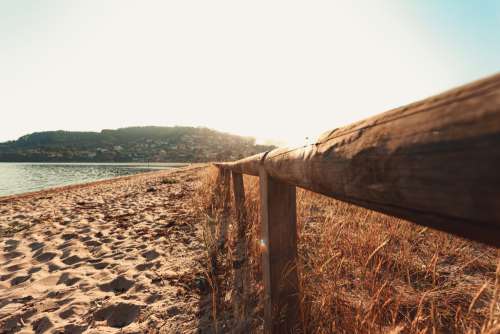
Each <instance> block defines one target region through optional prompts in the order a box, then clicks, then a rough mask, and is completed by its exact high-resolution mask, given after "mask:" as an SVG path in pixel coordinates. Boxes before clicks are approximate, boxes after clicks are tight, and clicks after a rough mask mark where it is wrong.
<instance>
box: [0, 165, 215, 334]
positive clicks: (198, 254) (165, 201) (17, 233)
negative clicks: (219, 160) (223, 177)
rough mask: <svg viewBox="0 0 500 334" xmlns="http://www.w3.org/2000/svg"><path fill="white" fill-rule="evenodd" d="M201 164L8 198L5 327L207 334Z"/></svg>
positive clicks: (4, 205) (2, 202) (3, 208)
mask: <svg viewBox="0 0 500 334" xmlns="http://www.w3.org/2000/svg"><path fill="white" fill-rule="evenodd" d="M202 169H203V167H188V168H182V169H179V170H176V171H158V172H151V173H145V174H138V175H134V176H127V177H123V178H117V179H113V180H107V181H104V182H94V183H92V184H87V185H80V186H75V187H66V188H61V189H55V190H50V191H44V192H39V193H33V194H29V195H23V196H12V197H9V198H3V199H2V198H0V333H33V332H34V333H83V332H85V333H156V332H163V333H204V332H206V331H207V329H206V327H205V326H206V325H207V324H208V323H209V322H210V316H209V310H210V297H209V290H210V289H209V286H208V282H207V279H206V275H205V273H204V265H203V263H204V259H205V258H206V250H205V246H204V243H203V238H202V226H200V225H201V224H199V218H197V216H196V215H197V213H196V210H195V208H193V207H192V204H190V201H189V198H190V197H191V196H193V194H194V192H195V191H196V187H197V185H198V182H199V174H200V171H201V170H202Z"/></svg>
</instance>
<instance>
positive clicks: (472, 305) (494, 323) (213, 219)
mask: <svg viewBox="0 0 500 334" xmlns="http://www.w3.org/2000/svg"><path fill="white" fill-rule="evenodd" d="M244 181H245V188H246V189H245V193H246V210H247V213H248V228H247V230H246V236H247V239H248V247H247V251H248V260H247V261H246V262H245V263H244V264H243V266H244V267H245V268H246V269H247V270H248V273H247V274H246V275H247V276H246V277H245V282H246V286H245V289H246V291H245V292H244V297H245V305H246V306H245V310H244V314H241V312H235V311H234V309H235V304H234V302H235V299H237V297H238V292H241V291H240V290H241V289H240V287H239V288H237V289H235V288H234V287H235V282H236V280H237V277H236V276H237V275H238V270H239V268H240V266H235V265H234V263H235V261H236V260H238V259H237V258H236V257H235V248H236V245H237V243H238V242H240V241H239V240H237V239H236V233H235V228H234V223H235V219H234V213H233V214H232V216H230V217H229V220H228V222H229V223H231V224H230V225H229V230H228V236H229V239H228V240H229V241H228V243H227V245H225V246H221V245H217V242H216V241H217V236H219V234H218V232H217V227H218V226H221V225H222V224H223V223H224V221H225V220H224V219H225V218H224V213H223V210H222V209H221V208H222V204H221V203H220V201H221V196H220V194H221V193H222V192H221V190H220V189H217V187H216V183H217V181H216V170H215V168H214V169H211V170H207V173H206V176H205V180H204V182H203V185H202V186H201V187H200V191H199V193H198V196H197V198H195V199H193V200H194V206H195V207H197V208H199V209H200V214H203V215H204V216H205V217H207V221H208V222H210V224H211V225H210V226H212V228H211V229H210V228H207V240H208V239H210V240H211V241H210V242H207V245H208V246H207V249H209V252H208V253H207V254H209V258H210V259H211V260H210V263H212V265H211V267H210V270H209V271H210V272H211V275H212V276H211V277H212V280H213V282H214V291H215V293H214V314H215V315H216V316H214V320H215V324H216V327H217V328H216V329H217V330H218V331H219V332H225V331H229V329H230V328H231V329H236V331H240V332H245V331H246V332H249V331H260V330H261V328H262V306H261V303H260V298H261V296H262V283H261V281H262V280H261V270H260V250H259V245H258V240H259V239H260V238H259V235H260V231H259V226H260V222H259V220H260V218H259V197H258V180H257V178H254V177H247V176H245V180H244ZM297 217H298V227H299V228H298V236H299V257H300V261H299V262H300V263H299V275H300V285H301V286H300V290H301V294H302V296H301V297H302V311H303V316H304V326H305V328H304V330H305V332H307V333H500V282H499V280H500V272H498V271H497V267H500V266H499V265H498V264H499V256H498V253H497V250H495V249H493V248H490V247H486V246H484V245H480V244H477V243H473V242H469V241H465V240H463V239H460V238H457V237H453V236H450V235H447V234H445V233H441V232H437V231H434V230H431V229H427V228H423V227H420V226H417V225H414V224H410V223H408V222H405V221H402V220H399V219H396V218H392V217H388V216H385V215H382V214H379V213H375V212H371V211H368V210H364V209H360V208H358V207H355V206H352V205H348V204H345V203H342V202H339V201H336V200H333V199H330V198H327V197H325V196H321V195H318V194H315V193H311V192H308V191H304V190H301V189H299V190H298V191H297ZM245 245H246V244H245ZM235 268H236V269H235ZM245 289H244V290H245ZM234 290H237V293H235V292H234ZM228 296H229V297H228Z"/></svg>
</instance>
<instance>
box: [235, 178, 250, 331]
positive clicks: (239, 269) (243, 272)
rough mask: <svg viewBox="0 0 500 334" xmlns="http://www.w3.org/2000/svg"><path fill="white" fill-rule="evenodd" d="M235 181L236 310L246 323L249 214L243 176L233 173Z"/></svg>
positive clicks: (237, 315)
mask: <svg viewBox="0 0 500 334" xmlns="http://www.w3.org/2000/svg"><path fill="white" fill-rule="evenodd" d="M231 177H232V180H233V193H234V204H235V205H234V208H235V213H236V222H237V225H236V244H235V248H236V249H235V253H234V259H233V268H234V271H235V276H234V281H235V282H234V283H235V284H234V289H233V294H234V299H233V300H234V303H235V305H234V310H235V316H236V318H237V319H240V320H242V322H243V323H244V322H245V321H246V320H247V308H246V299H247V291H248V280H249V277H248V270H247V268H248V262H247V261H248V243H247V235H246V232H247V227H248V226H247V214H246V209H245V188H244V184H243V175H242V174H241V173H236V172H231Z"/></svg>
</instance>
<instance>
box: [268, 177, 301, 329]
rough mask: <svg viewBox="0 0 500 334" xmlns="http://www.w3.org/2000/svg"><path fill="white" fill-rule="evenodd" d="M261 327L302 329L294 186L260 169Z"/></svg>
mask: <svg viewBox="0 0 500 334" xmlns="http://www.w3.org/2000/svg"><path fill="white" fill-rule="evenodd" d="M259 179H260V193H261V206H260V207H261V222H262V225H261V231H262V240H261V248H262V267H263V268H262V270H263V278H264V292H265V298H264V320H265V321H264V327H265V328H264V329H265V332H266V333H298V332H300V329H301V322H300V311H299V310H300V309H299V307H300V299H299V289H298V277H297V226H296V198H295V187H294V186H292V185H289V184H286V183H283V182H280V181H278V180H276V179H273V178H272V177H269V175H268V174H267V172H266V171H265V169H264V168H262V169H261V171H260V177H259Z"/></svg>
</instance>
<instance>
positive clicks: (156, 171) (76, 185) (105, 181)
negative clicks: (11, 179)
mask: <svg viewBox="0 0 500 334" xmlns="http://www.w3.org/2000/svg"><path fill="white" fill-rule="evenodd" d="M208 165H209V164H208V163H200V164H189V165H187V166H182V167H172V168H170V169H160V170H159V169H155V168H151V170H150V171H147V172H141V173H137V174H132V175H123V176H115V177H112V178H108V179H101V180H95V181H90V182H83V183H74V184H68V185H63V186H56V187H50V188H45V189H41V190H35V191H29V192H24V193H18V194H12V195H3V196H2V195H0V203H3V202H9V201H15V200H18V199H27V198H31V197H36V196H43V195H50V194H51V193H55V192H59V191H67V190H74V189H79V188H85V187H91V186H95V185H102V184H108V183H113V182H116V181H120V180H129V179H133V178H135V177H140V176H144V175H151V174H169V173H172V172H176V171H180V170H190V169H192V168H202V167H204V166H208Z"/></svg>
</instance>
